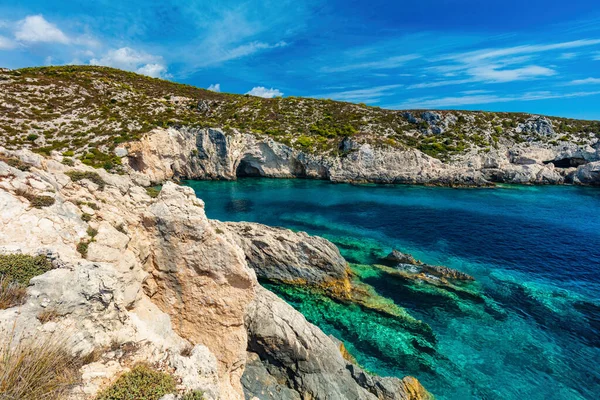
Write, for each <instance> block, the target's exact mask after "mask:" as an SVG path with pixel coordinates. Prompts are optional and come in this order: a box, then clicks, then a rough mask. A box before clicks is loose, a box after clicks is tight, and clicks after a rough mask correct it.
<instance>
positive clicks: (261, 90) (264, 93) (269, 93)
mask: <svg viewBox="0 0 600 400" xmlns="http://www.w3.org/2000/svg"><path fill="white" fill-rule="evenodd" d="M246 94H249V95H252V96H258V97H264V98H266V99H272V98H273V97H281V96H283V93H282V92H281V91H279V89H273V88H271V89H267V88H266V87H263V86H255V87H253V88H252V90H250V91H249V92H248V93H246Z"/></svg>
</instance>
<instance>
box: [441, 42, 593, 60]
mask: <svg viewBox="0 0 600 400" xmlns="http://www.w3.org/2000/svg"><path fill="white" fill-rule="evenodd" d="M599 44H600V39H582V40H574V41H570V42H561V43H550V44H541V45H521V46H514V47H505V48H498V49H483V50H475V51H469V52H465V53H454V54H448V55H444V56H441V57H439V60H453V61H459V62H461V63H465V64H470V63H475V62H479V61H483V60H490V59H496V58H501V57H507V56H515V55H520V54H536V53H543V52H547V51H552V50H566V49H576V48H580V47H587V46H595V45H599Z"/></svg>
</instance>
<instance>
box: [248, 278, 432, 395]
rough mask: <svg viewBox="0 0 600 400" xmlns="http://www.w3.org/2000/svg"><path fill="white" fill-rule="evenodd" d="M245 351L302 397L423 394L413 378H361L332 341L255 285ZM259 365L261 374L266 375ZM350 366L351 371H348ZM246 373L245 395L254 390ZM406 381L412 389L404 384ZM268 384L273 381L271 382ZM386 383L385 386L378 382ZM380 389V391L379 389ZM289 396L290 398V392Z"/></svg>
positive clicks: (263, 377) (422, 390)
mask: <svg viewBox="0 0 600 400" xmlns="http://www.w3.org/2000/svg"><path fill="white" fill-rule="evenodd" d="M246 327H247V329H248V336H249V342H248V351H250V352H253V353H256V354H257V355H258V356H259V357H260V360H261V362H262V364H263V365H264V369H266V370H267V371H268V373H269V375H270V376H271V377H273V378H275V381H277V382H278V384H279V385H284V386H285V387H287V388H290V389H292V390H294V391H296V392H298V394H299V395H300V398H302V399H307V398H310V399H315V400H318V399H328V400H329V399H331V400H334V399H339V400H342V399H369V400H374V399H388V400H394V399H403V400H409V399H411V400H417V399H428V398H429V397H428V394H427V392H426V391H425V390H424V389H422V387H420V384H419V383H418V382H416V381H415V380H414V379H413V378H409V377H408V378H404V379H403V380H400V379H397V378H379V377H375V376H370V377H369V378H372V379H371V380H368V379H366V378H365V377H364V376H363V375H361V374H360V373H359V372H358V371H360V369H359V368H358V367H356V366H352V364H351V363H349V362H348V361H346V360H345V359H344V358H343V357H342V355H341V353H340V351H339V348H338V346H337V344H336V343H335V342H334V341H332V340H331V339H330V338H329V337H328V336H327V335H325V334H324V333H323V332H322V331H321V330H320V329H318V328H317V327H315V326H314V325H312V324H310V323H309V322H308V321H306V319H305V318H304V317H303V316H302V315H301V314H300V313H298V312H297V311H295V310H294V309H293V308H292V307H291V306H289V305H288V304H287V303H285V302H284V301H283V300H281V299H279V298H278V297H277V296H276V295H274V294H273V293H271V292H269V291H267V290H265V289H263V288H259V289H258V290H257V296H256V298H255V300H254V301H253V302H252V303H251V305H250V307H249V309H248V314H247V317H246ZM264 369H262V372H260V375H259V376H260V379H268V380H270V377H269V375H266V374H265V372H264ZM353 370H354V371H355V372H354V373H353V372H351V371H353ZM251 378H252V377H251V376H249V377H246V378H244V379H243V382H244V384H245V389H246V393H247V395H248V394H249V393H252V394H253V395H257V394H256V393H255V392H254V391H255V390H256V389H255V387H254V385H253V382H252V381H251ZM409 385H410V387H411V388H413V389H414V390H413V389H411V392H408V391H406V390H405V389H404V386H406V387H408V386H409ZM271 387H273V386H271ZM383 387H385V388H388V389H390V391H389V392H387V391H384V390H382V388H383ZM384 393H385V395H384ZM287 395H288V398H290V399H295V398H296V397H294V395H293V394H289V393H288V394H287Z"/></svg>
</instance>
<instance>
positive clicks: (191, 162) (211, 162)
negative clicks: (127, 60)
mask: <svg viewBox="0 0 600 400" xmlns="http://www.w3.org/2000/svg"><path fill="white" fill-rule="evenodd" d="M428 118H429V119H432V118H433V117H431V116H428ZM445 118H446V119H447V118H450V117H445ZM540 118H541V119H539V118H538V119H534V120H531V121H530V123H529V124H528V125H527V126H525V127H524V128H523V129H524V130H525V131H532V132H533V131H535V132H539V134H543V135H546V134H548V135H549V134H551V133H550V131H549V129H551V123H549V122H548V123H549V124H550V126H548V124H546V123H544V122H543V121H545V119H543V118H542V117H540ZM446 119H443V121H446ZM434 120H435V121H437V119H435V118H433V119H432V121H434ZM448 123H450V122H448ZM530 125H531V126H530ZM126 146H127V153H128V154H127V156H126V157H127V159H128V165H129V168H130V173H131V175H132V176H139V174H136V172H138V173H142V174H143V175H142V176H144V177H146V178H150V180H151V181H152V182H155V183H158V182H162V181H163V180H164V179H170V178H193V179H227V180H231V179H236V178H237V177H238V176H264V177H272V178H293V177H298V178H312V179H328V180H331V181H334V182H374V183H407V184H430V185H445V186H486V185H491V184H492V182H500V183H520V184H529V183H531V184H562V183H565V179H566V178H567V177H568V176H569V175H570V174H571V175H572V172H573V171H574V170H571V169H570V168H576V169H582V168H583V167H584V166H585V164H587V163H589V162H594V161H598V160H600V153H599V152H598V150H597V149H594V148H592V147H590V146H588V145H581V146H578V145H574V144H565V145H556V146H549V145H540V144H537V143H518V144H514V143H507V144H502V143H500V144H499V145H498V148H497V149H495V150H491V151H489V152H486V153H481V152H469V153H466V154H464V155H462V156H460V157H458V158H457V159H456V160H454V161H452V162H443V161H441V160H439V159H437V158H434V157H431V156H428V155H426V154H425V153H423V152H421V151H419V150H417V149H409V148H407V149H402V148H393V147H385V146H373V144H371V143H368V142H361V141H360V140H359V139H354V138H353V139H350V138H344V139H342V140H341V141H340V144H339V150H340V154H337V155H334V154H323V155H316V154H310V153H307V152H303V151H302V150H298V149H295V148H292V147H290V146H288V145H285V144H282V143H279V142H277V141H276V140H274V139H272V138H269V137H260V136H256V135H253V134H249V133H243V132H240V131H237V130H231V131H229V132H225V131H223V130H220V129H192V128H186V127H180V128H178V129H175V128H169V129H162V128H156V129H155V130H154V131H152V132H150V133H149V134H147V135H145V136H144V137H143V138H142V139H141V140H140V141H138V142H131V143H128V144H127V145H126ZM582 173H583V174H585V172H582ZM569 179H570V178H569ZM571 180H572V179H571ZM572 181H573V182H574V183H577V184H579V183H583V181H579V180H572ZM594 182H595V181H592V182H589V183H587V184H595V183H594Z"/></svg>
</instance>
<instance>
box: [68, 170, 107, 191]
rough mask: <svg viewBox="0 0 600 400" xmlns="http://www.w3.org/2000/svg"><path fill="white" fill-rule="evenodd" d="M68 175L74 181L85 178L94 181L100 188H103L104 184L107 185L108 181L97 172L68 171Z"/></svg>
mask: <svg viewBox="0 0 600 400" xmlns="http://www.w3.org/2000/svg"><path fill="white" fill-rule="evenodd" d="M66 175H67V176H68V177H69V178H71V180H72V181H73V182H79V181H81V180H84V179H87V180H88V181H91V182H94V183H95V184H96V185H98V187H99V188H100V190H103V189H104V186H106V182H104V179H102V178H101V177H100V175H98V173H97V172H88V171H67V172H66Z"/></svg>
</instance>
